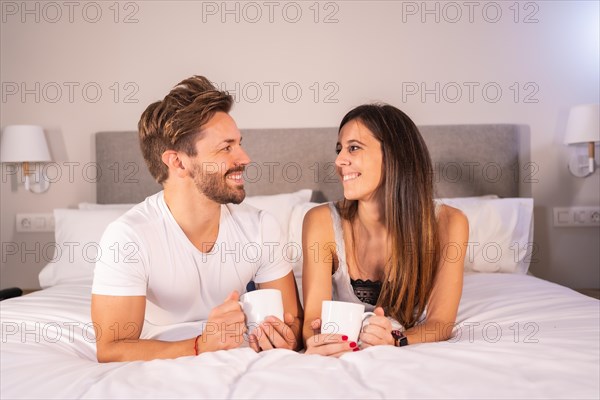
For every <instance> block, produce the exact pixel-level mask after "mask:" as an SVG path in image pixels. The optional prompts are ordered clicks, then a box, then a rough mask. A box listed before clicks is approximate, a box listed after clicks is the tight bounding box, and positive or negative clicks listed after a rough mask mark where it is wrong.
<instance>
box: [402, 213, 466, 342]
mask: <svg viewBox="0 0 600 400" xmlns="http://www.w3.org/2000/svg"><path fill="white" fill-rule="evenodd" d="M441 207H442V208H441V210H440V213H439V218H438V224H439V225H438V226H439V230H438V231H439V240H440V250H441V255H440V264H439V267H438V271H437V277H436V280H435V284H434V286H433V291H432V292H431V297H430V298H429V303H428V305H427V316H426V318H425V322H424V323H423V324H420V325H417V326H415V327H413V328H411V329H409V330H407V331H406V332H405V333H404V334H405V335H406V337H407V338H408V343H410V344H414V343H423V342H439V341H443V340H448V339H449V338H450V336H451V335H452V329H453V328H454V323H455V322H456V314H457V312H458V304H459V303H460V297H461V295H462V285H463V273H464V265H465V255H466V253H467V242H468V241H469V221H468V220H467V217H466V216H465V215H464V214H463V213H462V211H460V210H458V209H456V208H453V207H449V206H441Z"/></svg>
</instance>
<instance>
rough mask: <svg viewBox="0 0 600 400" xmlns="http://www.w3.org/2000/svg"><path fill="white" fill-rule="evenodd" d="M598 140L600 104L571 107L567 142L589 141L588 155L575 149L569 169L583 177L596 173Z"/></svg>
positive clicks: (599, 139) (599, 135)
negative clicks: (595, 151) (595, 148)
mask: <svg viewBox="0 0 600 400" xmlns="http://www.w3.org/2000/svg"><path fill="white" fill-rule="evenodd" d="M596 142H600V104H581V105H577V106H574V107H571V110H570V112H569V119H568V121H567V132H566V135H565V144H576V143H587V144H588V146H587V148H588V154H587V157H585V156H583V155H580V154H578V153H577V152H576V151H575V150H573V152H572V153H571V157H570V158H569V171H571V173H572V174H573V175H575V176H578V177H580V178H583V177H585V176H588V175H591V174H593V173H594V167H595V160H594V157H595V154H594V147H595V146H596Z"/></svg>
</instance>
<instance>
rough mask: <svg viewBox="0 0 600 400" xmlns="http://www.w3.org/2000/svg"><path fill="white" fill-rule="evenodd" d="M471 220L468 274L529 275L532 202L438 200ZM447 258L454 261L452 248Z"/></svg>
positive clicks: (467, 199) (516, 200)
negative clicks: (474, 272) (502, 273)
mask: <svg viewBox="0 0 600 400" xmlns="http://www.w3.org/2000/svg"><path fill="white" fill-rule="evenodd" d="M438 201H440V202H441V203H443V204H446V205H449V206H451V207H455V208H458V209H460V210H462V211H463V212H464V213H465V215H466V216H467V218H468V220H469V245H468V247H467V254H466V257H465V271H469V272H470V271H476V272H506V273H518V274H526V273H527V270H528V269H529V264H530V262H531V258H532V254H533V252H534V251H535V247H534V246H535V244H534V243H533V199H531V198H507V199H499V198H498V199H493V198H492V199H481V198H480V199H476V198H475V199H474V198H448V199H439V200H438ZM446 256H447V257H454V251H453V249H452V248H451V245H450V246H448V250H447V252H446Z"/></svg>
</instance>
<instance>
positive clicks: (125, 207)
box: [77, 202, 135, 210]
mask: <svg viewBox="0 0 600 400" xmlns="http://www.w3.org/2000/svg"><path fill="white" fill-rule="evenodd" d="M133 206H135V204H129V203H125V204H116V203H115V204H97V203H86V202H84V203H79V204H78V206H77V208H79V209H80V210H105V209H109V208H113V209H114V208H117V209H123V210H129V209H130V208H132V207H133Z"/></svg>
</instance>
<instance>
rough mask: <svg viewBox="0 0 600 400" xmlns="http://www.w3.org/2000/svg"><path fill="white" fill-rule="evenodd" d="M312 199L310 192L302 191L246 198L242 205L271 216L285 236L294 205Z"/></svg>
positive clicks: (307, 190)
mask: <svg viewBox="0 0 600 400" xmlns="http://www.w3.org/2000/svg"><path fill="white" fill-rule="evenodd" d="M311 197H312V190H310V189H302V190H299V191H297V192H293V193H284V194H273V195H267V196H248V197H246V199H244V203H246V204H250V205H251V206H253V207H256V208H258V209H259V210H265V211H267V212H269V214H271V215H273V216H274V217H275V218H276V219H277V222H279V226H281V230H282V231H283V232H284V233H285V234H287V232H288V231H289V226H290V217H291V215H292V209H293V208H294V206H295V205H297V204H301V203H306V202H309V201H310V198H311Z"/></svg>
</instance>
